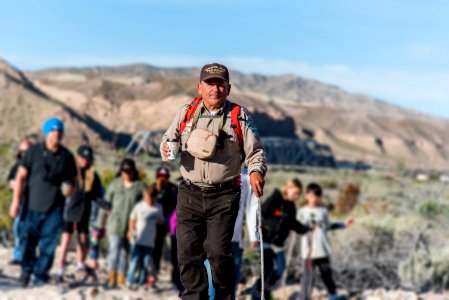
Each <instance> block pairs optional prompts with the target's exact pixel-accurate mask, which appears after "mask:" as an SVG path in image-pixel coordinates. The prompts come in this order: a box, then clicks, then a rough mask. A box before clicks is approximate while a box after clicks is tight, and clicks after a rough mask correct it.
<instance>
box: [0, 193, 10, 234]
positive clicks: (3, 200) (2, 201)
mask: <svg viewBox="0 0 449 300" xmlns="http://www.w3.org/2000/svg"><path fill="white" fill-rule="evenodd" d="M11 199H12V194H11V191H10V190H9V188H8V187H7V186H6V185H4V184H2V185H0V231H2V230H6V231H10V230H11V228H12V219H11V217H10V216H9V207H10V204H11Z"/></svg>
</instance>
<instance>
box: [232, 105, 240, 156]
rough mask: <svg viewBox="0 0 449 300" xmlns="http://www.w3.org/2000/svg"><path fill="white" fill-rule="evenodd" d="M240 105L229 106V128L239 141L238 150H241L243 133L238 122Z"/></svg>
mask: <svg viewBox="0 0 449 300" xmlns="http://www.w3.org/2000/svg"><path fill="white" fill-rule="evenodd" d="M239 116H240V105H238V104H235V103H232V105H231V127H232V128H233V129H234V132H235V134H236V135H237V138H238V140H239V144H240V148H241V149H243V132H242V127H241V126H240V122H239Z"/></svg>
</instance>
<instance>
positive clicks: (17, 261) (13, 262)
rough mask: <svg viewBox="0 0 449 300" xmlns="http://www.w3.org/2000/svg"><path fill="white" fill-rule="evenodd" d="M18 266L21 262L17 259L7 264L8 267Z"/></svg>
mask: <svg viewBox="0 0 449 300" xmlns="http://www.w3.org/2000/svg"><path fill="white" fill-rule="evenodd" d="M20 264H21V261H20V260H18V259H15V258H14V259H12V260H10V261H9V262H8V265H10V266H18V265H20Z"/></svg>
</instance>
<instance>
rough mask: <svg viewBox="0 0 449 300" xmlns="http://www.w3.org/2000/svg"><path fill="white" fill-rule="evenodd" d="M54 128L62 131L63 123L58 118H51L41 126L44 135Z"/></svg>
mask: <svg viewBox="0 0 449 300" xmlns="http://www.w3.org/2000/svg"><path fill="white" fill-rule="evenodd" d="M54 130H57V131H61V132H64V123H62V121H61V120H60V119H58V118H51V119H48V120H47V121H45V123H44V126H43V127H42V131H43V133H44V137H46V136H47V135H48V134H49V133H50V132H52V131H54Z"/></svg>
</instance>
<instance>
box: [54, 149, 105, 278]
mask: <svg viewBox="0 0 449 300" xmlns="http://www.w3.org/2000/svg"><path fill="white" fill-rule="evenodd" d="M93 162H94V152H93V149H92V148H91V147H90V146H88V145H82V146H80V147H79V148H78V150H77V155H76V163H77V167H78V176H77V184H76V185H75V189H74V192H73V194H72V195H71V197H69V198H67V200H66V204H65V209H64V225H63V230H62V231H63V233H62V238H61V245H60V247H61V252H60V253H61V256H60V258H59V265H58V267H59V269H58V271H57V274H56V283H62V282H64V268H65V259H66V256H67V252H68V250H69V244H70V239H71V237H72V233H73V231H74V230H76V232H77V233H78V241H77V245H76V250H77V260H78V266H77V271H76V273H77V275H79V276H78V277H80V278H85V276H86V275H87V274H89V272H90V271H91V270H90V268H88V267H87V266H86V265H85V264H84V262H85V260H86V256H87V249H88V233H89V220H90V215H91V208H92V204H93V203H94V202H96V201H97V200H98V199H100V198H101V197H102V191H103V189H102V185H101V180H100V177H99V176H98V174H97V172H96V171H95V168H94V166H93Z"/></svg>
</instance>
